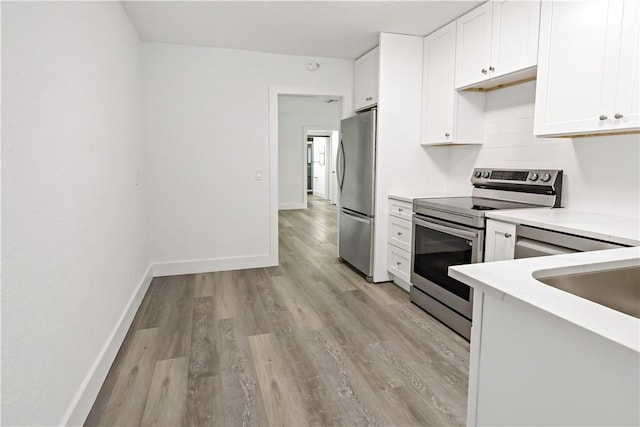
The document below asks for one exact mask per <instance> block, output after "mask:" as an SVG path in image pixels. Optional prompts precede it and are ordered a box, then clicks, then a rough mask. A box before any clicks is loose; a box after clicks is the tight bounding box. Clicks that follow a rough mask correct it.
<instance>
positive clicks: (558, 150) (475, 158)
mask: <svg viewBox="0 0 640 427" xmlns="http://www.w3.org/2000/svg"><path fill="white" fill-rule="evenodd" d="M534 99H535V81H533V82H528V83H522V84H519V85H515V86H511V87H507V88H503V89H498V90H495V91H491V92H488V93H487V99H486V108H487V111H486V115H485V127H484V141H483V142H484V144H483V145H482V146H474V147H455V148H453V149H451V150H450V153H449V168H448V170H449V176H448V188H447V191H448V192H449V193H452V194H460V195H468V194H470V193H471V183H470V177H471V171H472V169H473V168H474V167H494V168H519V169H528V168H549V169H562V170H563V171H564V185H563V198H562V199H563V205H564V206H566V207H572V208H576V209H584V210H586V211H592V212H601V213H616V214H619V215H627V216H636V217H638V216H640V135H608V136H598V137H582V138H537V137H535V136H534V135H533V112H534Z"/></svg>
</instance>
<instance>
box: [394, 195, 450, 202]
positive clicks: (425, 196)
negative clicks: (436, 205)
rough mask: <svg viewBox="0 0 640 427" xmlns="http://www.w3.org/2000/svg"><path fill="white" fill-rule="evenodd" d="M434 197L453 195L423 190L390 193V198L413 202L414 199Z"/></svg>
mask: <svg viewBox="0 0 640 427" xmlns="http://www.w3.org/2000/svg"><path fill="white" fill-rule="evenodd" d="M434 197H453V196H452V195H451V194H448V193H435V192H433V193H427V192H423V193H413V194H410V193H393V194H389V198H390V199H395V200H400V201H403V202H407V203H413V199H427V198H434Z"/></svg>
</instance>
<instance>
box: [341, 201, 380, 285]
mask: <svg viewBox="0 0 640 427" xmlns="http://www.w3.org/2000/svg"><path fill="white" fill-rule="evenodd" d="M372 242H373V218H369V217H365V216H362V215H358V214H355V213H351V212H346V211H344V210H341V211H340V243H339V249H338V253H339V255H340V257H341V258H342V259H343V260H345V261H346V262H348V263H349V264H351V265H352V266H354V267H355V268H357V269H358V270H360V271H361V272H362V273H364V275H365V276H367V277H372V276H373V262H372V249H373V245H372Z"/></svg>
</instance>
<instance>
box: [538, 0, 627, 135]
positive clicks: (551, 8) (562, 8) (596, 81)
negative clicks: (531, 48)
mask: <svg viewBox="0 0 640 427" xmlns="http://www.w3.org/2000/svg"><path fill="white" fill-rule="evenodd" d="M608 12H609V4H608V2H607V1H606V0H584V1H575V2H574V1H554V2H547V1H545V2H543V3H542V6H541V16H540V49H539V55H538V82H537V87H536V107H535V120H534V133H535V134H536V135H562V134H581V133H593V132H602V131H605V130H607V126H608V124H607V123H606V122H607V119H603V120H600V116H601V115H605V111H603V110H602V106H603V105H607V104H610V103H611V100H610V97H611V96H615V94H613V95H612V91H611V90H609V91H607V88H606V86H605V82H607V81H615V79H616V73H615V67H617V64H612V63H611V61H607V59H610V58H608V57H607V54H609V55H611V54H612V53H614V52H613V51H612V50H611V49H609V50H608V46H607V36H609V37H611V34H607V20H608ZM615 62H617V61H615ZM603 117H604V116H603Z"/></svg>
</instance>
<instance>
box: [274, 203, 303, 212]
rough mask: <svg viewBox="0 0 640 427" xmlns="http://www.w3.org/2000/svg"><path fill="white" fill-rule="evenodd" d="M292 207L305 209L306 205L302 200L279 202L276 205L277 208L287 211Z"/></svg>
mask: <svg viewBox="0 0 640 427" xmlns="http://www.w3.org/2000/svg"><path fill="white" fill-rule="evenodd" d="M293 209H307V205H306V204H304V202H300V203H281V204H279V205H278V210H280V211H288V210H293Z"/></svg>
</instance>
